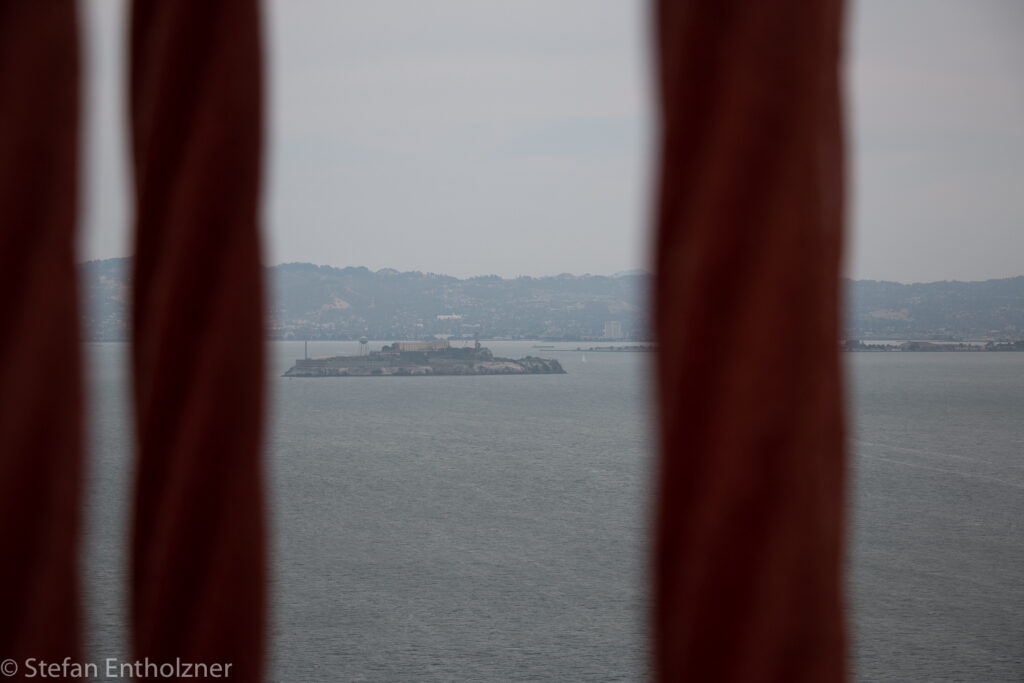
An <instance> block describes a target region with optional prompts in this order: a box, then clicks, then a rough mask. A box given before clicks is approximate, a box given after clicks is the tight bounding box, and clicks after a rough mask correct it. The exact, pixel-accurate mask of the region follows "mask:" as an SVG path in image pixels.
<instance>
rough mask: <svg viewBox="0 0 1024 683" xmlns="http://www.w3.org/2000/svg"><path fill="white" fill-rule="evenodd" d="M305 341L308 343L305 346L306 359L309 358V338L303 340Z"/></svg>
mask: <svg viewBox="0 0 1024 683" xmlns="http://www.w3.org/2000/svg"><path fill="white" fill-rule="evenodd" d="M303 343H304V344H305V345H306V346H305V348H306V360H309V340H308V339H307V340H306V341H305V342H303Z"/></svg>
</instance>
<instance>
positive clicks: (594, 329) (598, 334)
mask: <svg viewBox="0 0 1024 683" xmlns="http://www.w3.org/2000/svg"><path fill="white" fill-rule="evenodd" d="M79 272H80V283H81V293H82V298H83V313H82V328H83V331H84V338H85V339H86V340H90V341H120V340H124V339H126V338H127V326H126V321H127V319H128V310H127V303H128V301H129V297H130V292H131V281H130V280H131V268H130V259H128V258H119V259H106V260H99V261H89V262H86V263H82V264H80V265H79ZM266 274H267V285H268V294H269V296H268V299H269V302H270V304H269V308H268V325H267V337H268V338H269V339H358V338H359V337H361V336H367V337H369V338H372V339H432V338H437V337H451V338H471V337H472V336H473V335H474V334H479V335H480V336H481V337H484V338H511V339H542V340H550V341H558V340H564V341H586V340H624V341H625V340H630V341H640V340H647V339H649V338H650V333H649V327H650V319H649V315H648V312H647V300H648V294H649V292H650V287H651V279H652V276H651V274H650V273H648V272H647V271H644V270H631V271H625V272H621V273H616V274H614V275H610V276H605V275H589V274H586V275H571V274H568V273H562V274H560V275H553V276H545V277H529V276H522V277H517V278H501V277H499V276H497V275H481V276H476V277H471V278H462V279H460V278H457V277H453V276H450V275H440V274H436V273H422V272H419V271H405V272H400V271H397V270H394V269H391V268H383V269H380V270H377V271H371V270H369V269H368V268H365V267H351V266H350V267H346V268H336V267H332V266H317V265H313V264H310V263H283V264H280V265H276V266H269V267H266ZM843 284H844V287H845V289H846V292H847V299H848V301H847V311H846V328H847V329H846V335H845V336H846V337H847V338H851V339H890V340H904V339H914V340H936V341H963V340H994V341H1017V340H1021V339H1024V276H1019V277H1013V278H1002V279H992V280H984V281H976V282H960V281H955V280H954V281H942V282H929V283H913V284H902V283H897V282H887V281H879V280H844V282H843ZM768 332H769V333H770V331H768ZM752 333H753V334H756V333H757V331H753V332H752Z"/></svg>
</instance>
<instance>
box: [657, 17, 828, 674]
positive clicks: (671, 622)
mask: <svg viewBox="0 0 1024 683" xmlns="http://www.w3.org/2000/svg"><path fill="white" fill-rule="evenodd" d="M655 7H656V35H657V46H656V53H657V58H656V64H657V69H658V81H657V83H658V86H659V89H660V100H659V105H660V116H661V131H660V136H661V137H660V164H661V171H660V178H659V181H658V182H659V197H658V204H657V215H656V222H657V225H656V229H657V237H656V256H655V259H656V285H655V295H654V306H655V317H654V319H655V328H656V329H655V332H656V337H657V341H658V354H657V373H656V374H657V387H658V389H657V391H658V398H659V404H660V408H659V416H660V444H661V446H660V448H661V454H660V465H659V483H658V503H657V513H656V514H657V521H656V524H657V530H656V538H655V545H656V550H655V562H654V581H655V586H654V589H655V595H654V598H655V599H654V605H655V607H654V615H653V616H654V630H655V669H656V672H657V677H658V680H661V681H744V682H755V681H757V682H761V681H764V682H768V681H777V682H780V683H781V682H783V681H785V682H787V683H795V682H800V681H807V682H810V681H814V682H817V683H821V682H828V681H842V680H844V678H845V649H844V648H845V645H844V631H845V629H844V621H843V604H842V603H843V599H842V551H843V531H844V528H843V525H844V441H843V439H844V427H843V417H842V401H841V383H840V369H839V360H838V339H839V326H838V305H839V296H838V283H839V257H840V241H841V232H842V230H841V229H842V215H843V143H842V135H841V126H840V108H839V82H838V78H839V74H838V70H839V59H840V28H841V23H842V22H841V19H842V17H841V13H842V3H841V2H840V1H838V0H822V1H821V2H803V1H798V0H770V1H765V2H741V1H738V0H727V1H723V2H697V1H695V0H687V1H683V0H680V1H676V0H660V2H657V3H656V4H655Z"/></svg>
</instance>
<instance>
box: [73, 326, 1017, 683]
mask: <svg viewBox="0 0 1024 683" xmlns="http://www.w3.org/2000/svg"><path fill="white" fill-rule="evenodd" d="M487 346H488V347H489V348H491V349H492V351H493V352H494V353H495V355H499V356H509V357H514V358H518V357H521V356H524V355H539V356H544V357H553V358H557V359H558V360H559V361H560V362H561V363H562V364H563V366H564V367H565V368H566V370H567V371H568V374H566V375H527V376H499V377H491V376H479V377H473V376H470V377H394V378H322V379H303V378H284V377H281V376H280V375H281V374H282V373H283V372H284V371H285V370H286V369H287V368H288V367H289V366H290V365H291V364H292V363H293V362H294V360H295V359H296V358H299V357H302V354H303V344H302V342H276V343H271V344H269V346H268V354H269V359H268V368H267V381H268V387H269V391H270V414H269V419H268V425H267V430H266V431H267V434H266V472H267V481H268V488H269V496H270V513H269V514H270V528H271V532H272V557H271V572H272V586H271V605H272V614H271V659H270V662H269V667H270V669H269V680H272V681H435V680H436V681H516V680H521V681H541V680H550V681H618V680H622V681H633V680H645V679H647V678H649V669H648V665H647V652H648V636H647V633H648V631H647V577H648V566H647V562H648V553H649V549H648V537H649V531H650V529H649V523H650V519H649V517H650V509H651V507H650V492H651V490H652V483H653V480H652V464H653V459H652V448H653V445H654V443H653V436H652V434H653V432H652V430H653V421H652V414H651V403H650V400H649V399H650V382H649V380H650V376H649V368H648V363H649V361H650V360H651V356H650V355H649V354H642V353H607V352H586V351H575V350H574V349H575V348H576V346H578V345H577V344H576V343H572V344H557V345H555V346H556V349H536V348H533V343H532V342H488V343H487ZM585 346H587V345H585ZM86 348H87V351H86V355H87V361H88V364H89V368H90V370H89V375H88V381H87V386H88V395H89V402H88V407H89V410H88V419H89V428H90V439H89V443H90V452H89V467H88V500H87V509H86V529H85V538H84V545H85V547H84V550H83V560H84V568H85V590H86V594H87V595H86V598H87V601H86V618H87V622H86V623H87V647H88V655H89V659H90V660H91V661H102V660H103V659H104V658H106V657H118V658H121V659H124V660H128V659H129V658H130V657H129V653H128V651H127V647H126V642H127V639H126V631H125V623H126V614H127V611H126V596H125V594H124V591H125V586H126V585H127V578H128V572H127V564H126V563H127V556H126V552H125V549H126V539H127V535H128V531H129V524H128V517H127V515H128V511H129V509H130V508H129V506H128V504H127V502H126V501H129V500H130V484H131V473H132V459H131V449H132V434H131V413H130V408H129V402H128V400H127V399H128V392H127V379H128V373H127V371H126V363H127V345H124V344H117V343H101V344H88V345H86ZM356 352H357V344H355V343H350V342H314V343H310V355H311V356H324V355H335V354H352V353H356ZM844 359H846V361H847V363H848V368H849V372H848V375H849V380H850V381H849V386H850V391H849V393H850V401H849V408H850V410H849V412H850V422H851V430H850V431H851V441H850V443H851V458H850V461H851V462H850V474H851V478H850V479H851V481H850V496H849V500H850V516H849V528H850V541H849V558H848V565H849V577H848V595H849V603H850V607H851V610H850V615H851V616H850V619H851V640H852V643H851V668H852V670H853V672H854V679H855V680H861V681H946V680H948V681H1020V680H1024V570H1022V569H1021V568H1022V567H1024V423H1022V422H1021V420H1020V416H1021V415H1022V410H1024V354H1013V353H1005V354H1000V353H982V354H964V353H959V354H958V353H929V354H921V353H919V354H912V353H861V354H846V355H845V356H844Z"/></svg>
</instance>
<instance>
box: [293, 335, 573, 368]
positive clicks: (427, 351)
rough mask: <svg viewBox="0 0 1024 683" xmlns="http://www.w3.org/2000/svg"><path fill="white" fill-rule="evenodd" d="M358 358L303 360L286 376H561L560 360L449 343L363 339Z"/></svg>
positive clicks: (296, 362) (332, 357)
mask: <svg viewBox="0 0 1024 683" xmlns="http://www.w3.org/2000/svg"><path fill="white" fill-rule="evenodd" d="M359 341H360V349H361V352H360V353H359V355H356V356H331V357H328V358H300V359H299V360H297V361H295V365H293V366H292V367H291V368H289V370H288V372H286V373H284V376H285V377H410V376H423V375H558V374H565V370H563V369H562V366H561V364H560V363H559V362H558V361H557V360H552V359H549V358H535V357H533V356H527V357H526V358H520V359H519V360H513V359H511V358H495V357H494V355H493V354H492V353H491V352H490V350H489V349H486V348H484V347H482V346H480V342H479V341H477V342H476V343H475V344H474V345H473V346H451V345H450V344H449V343H448V342H447V341H434V342H395V343H394V344H388V345H385V346H384V347H383V348H381V350H380V351H370V350H369V345H368V344H367V341H366V339H360V340H359Z"/></svg>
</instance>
